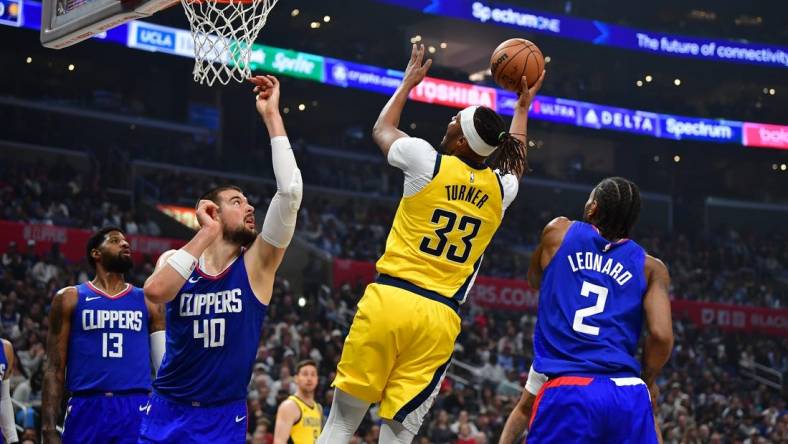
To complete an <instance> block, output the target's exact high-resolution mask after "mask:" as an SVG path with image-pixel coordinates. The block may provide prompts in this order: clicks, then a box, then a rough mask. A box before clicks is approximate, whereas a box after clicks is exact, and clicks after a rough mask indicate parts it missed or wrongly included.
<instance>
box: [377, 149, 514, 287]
mask: <svg viewBox="0 0 788 444" xmlns="http://www.w3.org/2000/svg"><path fill="white" fill-rule="evenodd" d="M435 168H436V174H435V176H434V177H433V178H432V181H431V182H430V183H429V184H427V186H425V187H424V188H422V189H421V190H420V191H419V192H417V193H416V194H414V195H412V196H408V197H403V198H402V200H401V201H400V204H399V208H398V209H397V214H396V216H395V217H394V223H393V224H392V227H391V232H390V233H389V237H388V240H387V241H386V251H385V253H383V257H381V258H380V260H378V263H377V271H378V273H380V274H383V275H389V276H393V277H395V278H399V279H403V280H405V281H408V282H410V283H411V284H414V285H417V286H419V287H421V288H423V289H426V290H431V291H434V292H436V293H439V294H441V295H443V296H446V297H453V298H456V299H457V300H458V301H459V302H463V301H464V300H465V297H466V293H467V290H468V287H469V284H470V283H471V280H472V279H473V278H474V277H475V275H476V272H477V271H478V269H479V265H480V263H481V256H482V254H483V253H484V250H485V249H486V248H487V245H488V244H489V243H490V240H491V239H492V237H493V235H495V232H496V230H498V226H500V224H501V219H502V218H503V190H502V187H501V183H500V180H499V178H498V176H497V175H496V174H495V172H493V171H492V170H491V169H490V168H482V167H479V168H475V167H473V166H470V165H468V164H466V163H465V162H464V161H462V160H461V159H459V158H458V157H455V156H441V155H439V156H438V160H437V162H436V167H435Z"/></svg>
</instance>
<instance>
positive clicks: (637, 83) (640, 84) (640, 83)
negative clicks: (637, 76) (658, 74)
mask: <svg viewBox="0 0 788 444" xmlns="http://www.w3.org/2000/svg"><path fill="white" fill-rule="evenodd" d="M635 85H637V86H643V81H642V80H638V81H637V82H635Z"/></svg>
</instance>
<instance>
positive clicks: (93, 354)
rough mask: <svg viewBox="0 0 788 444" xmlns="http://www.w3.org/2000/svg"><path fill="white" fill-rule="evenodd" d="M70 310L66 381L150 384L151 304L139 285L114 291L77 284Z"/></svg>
mask: <svg viewBox="0 0 788 444" xmlns="http://www.w3.org/2000/svg"><path fill="white" fill-rule="evenodd" d="M76 288H77V306H76V308H75V309H74V314H73V315H72V316H71V335H70V337H69V340H68V362H67V363H66V386H67V387H68V389H69V390H71V391H72V392H85V391H100V392H116V391H124V390H150V386H151V360H150V343H149V342H148V336H149V332H148V308H147V306H146V305H145V295H144V294H143V292H142V289H141V288H136V287H134V286H132V285H128V288H127V289H126V290H124V291H122V292H121V293H119V294H117V295H116V296H112V297H110V296H109V295H107V294H106V293H104V292H102V291H101V290H99V289H97V288H96V287H94V286H93V285H92V284H91V283H90V282H87V283H85V284H81V285H78V286H77V287H76Z"/></svg>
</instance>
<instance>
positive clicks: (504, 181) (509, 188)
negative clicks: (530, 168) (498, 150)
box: [496, 171, 520, 211]
mask: <svg viewBox="0 0 788 444" xmlns="http://www.w3.org/2000/svg"><path fill="white" fill-rule="evenodd" d="M496 173H498V172H497V171H496ZM500 178H501V186H502V187H503V209H504V211H506V209H507V208H509V205H511V204H512V202H514V198H516V197H517V192H518V191H519V190H520V181H519V180H518V179H517V176H515V175H514V174H505V175H503V176H500Z"/></svg>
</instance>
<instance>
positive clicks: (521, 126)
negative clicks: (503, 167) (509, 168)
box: [509, 71, 547, 179]
mask: <svg viewBox="0 0 788 444" xmlns="http://www.w3.org/2000/svg"><path fill="white" fill-rule="evenodd" d="M546 74H547V71H542V74H540V75H539V79H538V80H537V81H536V83H534V86H532V87H531V88H528V80H527V79H526V78H525V76H523V78H522V82H521V86H520V93H519V95H518V97H517V102H516V103H515V105H514V117H512V123H511V124H510V125H509V134H511V135H512V137H514V138H515V139H517V140H519V141H520V142H521V143H522V144H523V145H522V146H523V151H522V153H523V154H522V155H523V158H525V157H527V155H528V150H527V149H526V147H527V146H528V145H526V143H527V136H528V109H529V108H530V107H531V102H532V101H533V100H534V97H536V93H537V92H539V89H540V88H542V82H543V81H544V77H545V75H546ZM524 173H525V171H515V172H513V174H515V175H516V176H517V178H518V179H519V178H521V177H523V174H524Z"/></svg>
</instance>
